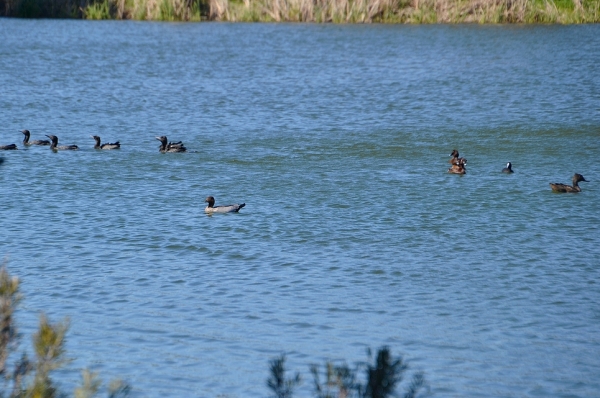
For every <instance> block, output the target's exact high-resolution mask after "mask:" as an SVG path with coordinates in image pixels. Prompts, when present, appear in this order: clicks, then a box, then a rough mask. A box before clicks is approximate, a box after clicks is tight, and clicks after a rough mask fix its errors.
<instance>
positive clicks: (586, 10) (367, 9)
mask: <svg viewBox="0 0 600 398" xmlns="http://www.w3.org/2000/svg"><path fill="white" fill-rule="evenodd" d="M210 9H211V13H210V19H211V20H218V21H272V22H281V21H286V22H317V23H323V22H333V23H372V22H383V23H413V24H422V23H585V22H599V19H598V15H599V9H600V1H598V0H589V1H585V0H583V1H582V0H572V6H571V7H564V6H563V7H560V8H559V7H558V6H557V4H556V3H555V2H554V1H553V0H411V1H402V0H244V1H229V0H210Z"/></svg>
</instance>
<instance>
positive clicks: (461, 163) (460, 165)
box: [448, 158, 467, 174]
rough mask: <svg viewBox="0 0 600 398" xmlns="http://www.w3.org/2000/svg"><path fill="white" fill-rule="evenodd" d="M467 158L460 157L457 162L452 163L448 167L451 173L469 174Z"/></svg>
mask: <svg viewBox="0 0 600 398" xmlns="http://www.w3.org/2000/svg"><path fill="white" fill-rule="evenodd" d="M466 166H467V159H465V158H460V159H458V161H457V162H456V163H452V166H451V167H450V168H449V169H448V173H450V174H467V167H466Z"/></svg>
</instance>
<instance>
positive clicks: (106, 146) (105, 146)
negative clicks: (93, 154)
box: [90, 135, 121, 149]
mask: <svg viewBox="0 0 600 398" xmlns="http://www.w3.org/2000/svg"><path fill="white" fill-rule="evenodd" d="M90 137H92V138H93V139H95V140H96V145H94V149H119V148H121V144H120V143H119V141H117V142H112V143H105V144H102V145H100V137H98V136H97V135H91V136H90Z"/></svg>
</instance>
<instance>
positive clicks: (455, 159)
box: [448, 149, 459, 164]
mask: <svg viewBox="0 0 600 398" xmlns="http://www.w3.org/2000/svg"><path fill="white" fill-rule="evenodd" d="M450 156H452V159H450V160H448V163H450V164H455V163H458V156H459V155H458V150H456V149H453V150H452V153H451V154H450Z"/></svg>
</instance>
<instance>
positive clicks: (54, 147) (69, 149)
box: [46, 134, 79, 151]
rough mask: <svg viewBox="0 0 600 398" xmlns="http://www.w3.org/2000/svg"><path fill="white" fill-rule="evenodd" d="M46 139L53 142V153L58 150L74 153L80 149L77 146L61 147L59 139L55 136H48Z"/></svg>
mask: <svg viewBox="0 0 600 398" xmlns="http://www.w3.org/2000/svg"><path fill="white" fill-rule="evenodd" d="M46 137H48V138H50V140H51V141H52V143H51V144H50V149H52V150H53V151H56V150H61V151H74V150H77V149H79V147H78V146H77V145H61V146H58V137H57V136H55V135H47V134H46Z"/></svg>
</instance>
